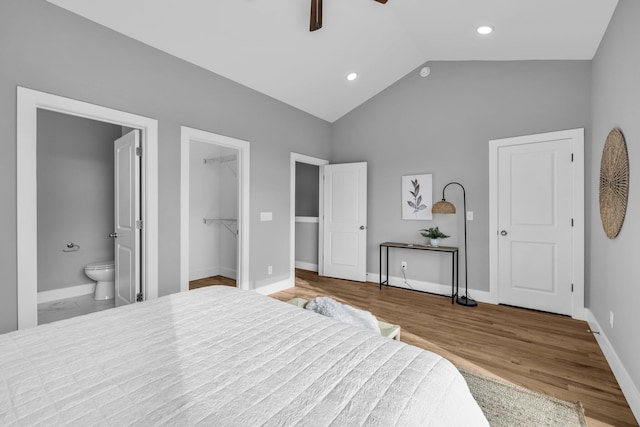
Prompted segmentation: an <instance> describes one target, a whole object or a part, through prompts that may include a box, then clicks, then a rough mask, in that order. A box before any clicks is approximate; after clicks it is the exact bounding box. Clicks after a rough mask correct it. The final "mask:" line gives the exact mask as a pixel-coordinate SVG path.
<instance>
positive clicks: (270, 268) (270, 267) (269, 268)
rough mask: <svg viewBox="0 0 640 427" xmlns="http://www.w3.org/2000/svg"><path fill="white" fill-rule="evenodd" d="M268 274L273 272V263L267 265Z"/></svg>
mask: <svg viewBox="0 0 640 427" xmlns="http://www.w3.org/2000/svg"><path fill="white" fill-rule="evenodd" d="M267 274H273V266H272V265H270V266H269V267H267Z"/></svg>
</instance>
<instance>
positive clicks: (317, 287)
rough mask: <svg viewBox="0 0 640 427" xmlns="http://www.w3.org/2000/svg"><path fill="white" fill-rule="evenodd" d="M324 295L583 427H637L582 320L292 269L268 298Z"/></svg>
mask: <svg viewBox="0 0 640 427" xmlns="http://www.w3.org/2000/svg"><path fill="white" fill-rule="evenodd" d="M320 295H324V296H330V297H332V298H334V299H336V300H338V301H340V302H343V303H347V304H350V305H352V306H355V307H358V308H360V309H364V310H369V311H371V312H372V313H373V314H374V315H376V316H377V317H378V318H379V319H380V320H383V321H385V322H389V323H394V324H397V325H400V326H401V327H402V335H401V337H402V341H404V342H407V343H409V344H413V345H416V346H418V347H421V348H424V349H427V350H431V351H434V352H437V353H439V354H441V355H442V356H444V357H446V358H448V359H449V360H451V361H452V362H453V363H454V364H456V365H457V366H459V367H464V368H467V369H470V370H473V371H475V372H479V373H483V374H485V375H489V376H493V377H497V378H501V379H503V380H506V381H509V382H512V383H515V384H518V385H521V386H524V387H527V388H529V389H531V390H535V391H538V392H542V393H545V394H548V395H551V396H555V397H557V398H559V399H563V400H567V401H572V402H576V401H580V402H581V403H582V405H583V406H584V408H585V413H586V415H587V417H588V422H589V425H590V426H600V425H614V426H637V425H638V424H637V422H636V420H635V418H634V416H633V413H632V412H631V410H630V409H629V406H628V404H627V402H626V400H625V398H624V396H623V395H622V392H621V391H620V387H619V386H618V383H617V382H616V379H615V378H614V376H613V373H612V372H611V369H610V368H609V365H608V364H607V361H606V359H605V358H604V356H603V354H602V352H601V350H600V348H599V347H598V344H597V343H596V341H595V339H594V338H593V335H592V334H591V332H590V331H589V326H588V324H587V323H586V322H582V321H578V320H574V319H571V318H569V317H565V316H558V315H553V314H549V313H541V312H537V311H532V310H525V309H520V308H515V307H508V306H502V305H492V304H483V303H479V304H478V307H464V306H461V305H457V304H455V305H452V304H451V300H450V299H448V298H444V297H440V296H435V295H429V294H424V293H420V292H414V291H409V290H403V289H397V288H386V287H385V288H383V289H382V290H378V287H377V286H375V285H373V284H371V283H368V284H365V283H358V282H350V281H346V280H338V279H330V278H325V277H318V275H317V274H315V273H313V272H309V271H305V270H296V286H295V287H294V288H291V289H288V290H285V291H282V292H278V293H275V294H272V295H271V296H272V297H273V298H277V299H279V300H283V301H286V300H288V299H291V298H294V297H301V298H307V299H310V298H314V297H316V296H320Z"/></svg>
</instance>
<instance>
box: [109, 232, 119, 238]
mask: <svg viewBox="0 0 640 427" xmlns="http://www.w3.org/2000/svg"><path fill="white" fill-rule="evenodd" d="M109 237H111V238H112V239H115V238H116V237H118V233H109Z"/></svg>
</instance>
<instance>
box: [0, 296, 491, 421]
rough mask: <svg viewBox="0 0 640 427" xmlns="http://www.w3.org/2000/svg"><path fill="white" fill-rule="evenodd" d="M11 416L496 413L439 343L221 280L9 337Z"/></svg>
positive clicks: (411, 417)
mask: <svg viewBox="0 0 640 427" xmlns="http://www.w3.org/2000/svg"><path fill="white" fill-rule="evenodd" d="M0 425H3V426H8V425H19V426H40V425H43V426H44V425H47V426H49V425H50V426H62V425H77V426H101V425H112V426H129V425H136V426H147V425H171V426H193V425H203V426H243V427H245V426H261V425H266V426H284V425H300V426H329V425H331V426H358V425H376V426H394V425H397V426H418V425H420V426H484V425H488V424H487V422H486V420H485V418H484V416H483V415H482V413H481V411H480V408H479V407H478V405H477V404H476V402H475V401H474V400H473V398H472V397H471V394H470V393H469V390H468V388H467V385H466V383H465V381H464V379H463V378H462V376H461V375H460V374H459V373H458V372H457V370H456V369H455V367H453V365H451V364H450V363H449V362H447V361H446V360H444V359H442V358H441V357H440V356H438V355H436V354H433V353H430V352H426V351H423V350H420V349H418V348H416V347H412V346H409V345H406V344H403V343H399V342H397V341H393V340H390V339H387V338H384V337H381V336H376V335H375V334H373V333H369V332H367V331H363V330H361V329H358V328H355V327H353V326H349V325H346V324H342V323H340V322H337V321H335V320H333V319H329V318H326V317H324V316H321V315H318V314H315V313H310V312H308V311H306V310H301V309H299V308H297V307H294V306H292V305H289V304H286V303H282V302H279V301H275V300H273V299H271V298H268V297H264V296H262V295H258V294H255V293H253V292H248V291H239V290H236V289H233V288H229V287H210V288H203V289H200V290H196V291H190V292H185V293H182V294H176V295H171V296H168V297H163V298H160V299H157V300H153V301H148V302H145V303H140V304H135V305H132V306H127V307H121V308H118V309H115V310H108V311H103V312H99V313H94V314H91V315H88V316H82V317H77V318H74V319H69V320H66V321H61V322H56V323H51V324H47V325H43V326H39V327H36V328H33V329H28V330H24V331H19V332H12V333H8V334H4V335H0Z"/></svg>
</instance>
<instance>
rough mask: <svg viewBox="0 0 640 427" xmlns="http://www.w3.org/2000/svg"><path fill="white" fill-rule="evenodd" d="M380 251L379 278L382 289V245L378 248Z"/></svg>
mask: <svg viewBox="0 0 640 427" xmlns="http://www.w3.org/2000/svg"><path fill="white" fill-rule="evenodd" d="M378 252H379V253H380V260H379V268H378V272H379V273H380V277H379V278H378V282H380V287H379V288H378V289H380V290H382V245H380V249H379V250H378Z"/></svg>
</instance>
